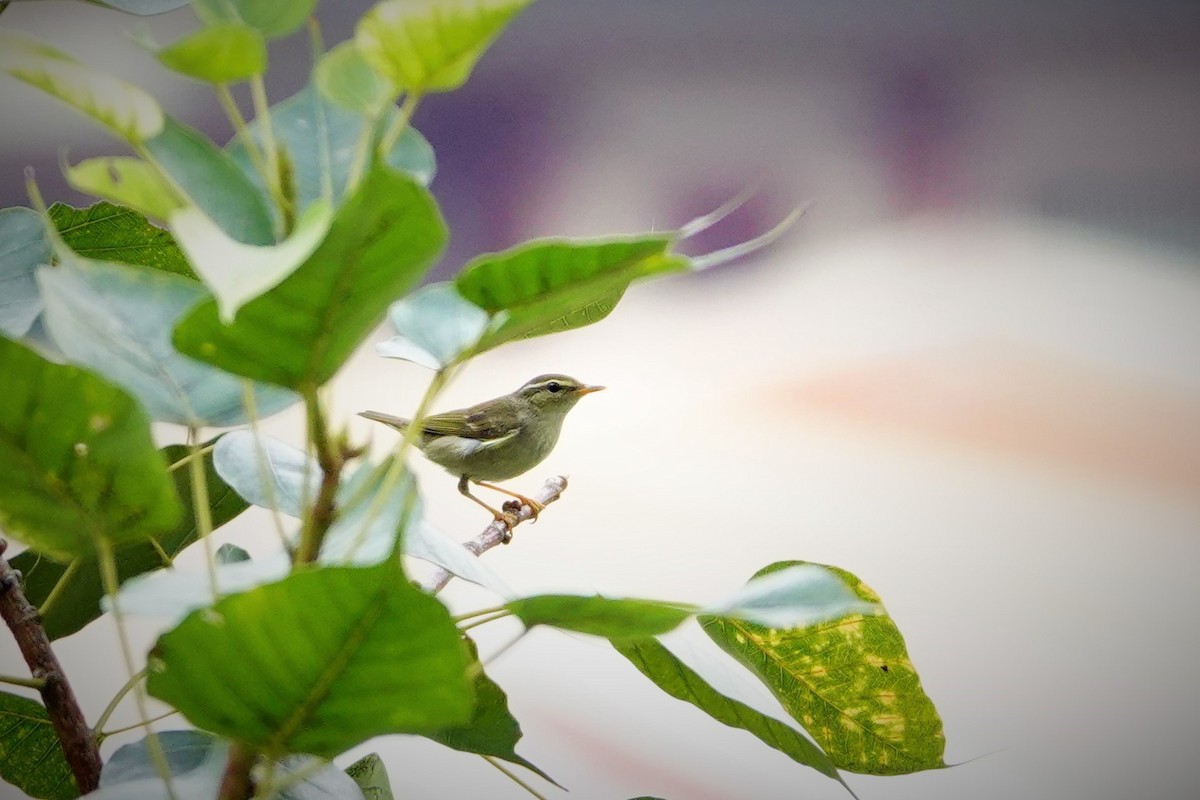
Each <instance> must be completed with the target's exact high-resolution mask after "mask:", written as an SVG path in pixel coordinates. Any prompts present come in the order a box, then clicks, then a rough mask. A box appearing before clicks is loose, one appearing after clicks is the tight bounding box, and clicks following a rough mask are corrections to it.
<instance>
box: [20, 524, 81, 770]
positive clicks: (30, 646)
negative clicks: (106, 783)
mask: <svg viewBox="0 0 1200 800" xmlns="http://www.w3.org/2000/svg"><path fill="white" fill-rule="evenodd" d="M7 548H8V542H6V541H5V540H3V539H0V617H3V618H4V622H5V623H6V624H7V625H8V628H9V630H11V631H12V634H13V638H14V639H16V640H17V647H18V648H20V650H21V655H22V656H24V658H25V663H26V664H28V665H29V672H30V674H31V675H32V676H33V679H34V680H40V681H43V682H44V683H43V685H42V686H41V687H40V688H39V689H38V691H39V692H40V693H41V695H42V703H43V704H44V705H45V706H46V713H47V714H48V715H49V716H50V721H51V723H52V724H53V725H54V732H55V734H56V735H57V736H58V741H59V743H60V744H61V745H62V749H63V755H64V756H65V757H66V760H67V764H68V765H69V766H70V767H71V773H72V774H73V775H74V776H75V785H76V786H77V787H78V788H79V791H80V792H81V793H83V794H87V793H88V792H91V791H93V790H95V789H96V788H97V787H98V786H99V785H100V768H101V765H102V762H101V761H100V749H99V748H98V747H97V745H96V740H95V739H93V738H92V731H91V729H90V728H88V725H87V720H86V719H84V716H83V711H82V710H81V709H80V708H79V702H78V701H77V700H76V699H75V692H74V691H72V689H71V684H70V683H68V682H67V675H66V673H65V672H63V669H62V665H61V664H59V663H58V657H57V656H55V655H54V651H53V650H52V649H51V648H50V639H49V637H47V636H46V630H45V628H43V627H42V620H41V618H40V617H39V616H38V613H37V610H36V609H34V607H33V606H32V605H30V603H29V600H27V599H26V598H25V593H24V592H23V591H21V582H20V580H19V579H18V578H17V575H16V573H15V572H14V571H13V569H12V568H11V567H10V566H9V565H8V560H7V559H5V558H4V551H5V550H6V549H7Z"/></svg>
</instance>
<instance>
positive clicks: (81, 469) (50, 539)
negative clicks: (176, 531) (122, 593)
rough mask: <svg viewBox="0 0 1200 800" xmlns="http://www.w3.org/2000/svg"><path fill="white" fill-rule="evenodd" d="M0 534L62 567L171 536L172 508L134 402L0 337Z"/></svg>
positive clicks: (170, 490) (167, 482)
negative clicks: (108, 548) (110, 548)
mask: <svg viewBox="0 0 1200 800" xmlns="http://www.w3.org/2000/svg"><path fill="white" fill-rule="evenodd" d="M0 375H3V376H4V377H5V382H6V388H5V391H4V392H0V526H3V527H4V529H5V530H7V531H8V532H9V533H10V534H12V535H13V536H14V537H16V538H18V539H20V540H21V541H23V542H25V543H27V544H29V545H30V546H32V547H36V548H38V549H39V550H41V551H42V552H44V553H46V554H47V555H50V556H52V557H55V558H58V559H60V560H64V561H66V560H70V559H72V558H74V557H76V556H90V555H93V554H94V553H95V552H96V545H97V542H98V541H99V540H100V539H106V540H108V541H110V542H111V543H112V544H114V545H117V546H119V545H123V544H127V543H131V542H137V541H141V540H143V539H145V538H146V537H149V536H155V535H158V534H161V533H162V532H164V531H166V530H169V529H170V528H171V526H173V525H175V523H176V522H177V521H178V520H179V516H180V508H179V501H178V499H177V498H176V497H175V491H174V487H173V486H172V485H171V479H170V476H169V475H168V474H167V469H166V464H164V463H163V460H162V456H161V455H159V453H158V452H157V451H156V450H155V449H154V443H153V442H152V441H151V439H150V423H149V421H148V420H147V419H146V415H145V414H144V413H143V412H142V410H141V409H140V408H139V407H138V405H137V403H136V401H134V399H133V398H131V397H130V396H129V395H127V394H125V392H123V391H121V390H120V389H118V388H116V387H115V386H112V385H111V384H109V383H107V382H105V381H103V380H101V379H100V378H98V377H96V376H95V375H93V374H91V373H89V372H85V371H83V370H81V369H79V368H77V367H72V366H64V365H58V364H51V363H50V362H49V361H46V360H45V359H44V358H42V357H41V356H38V355H37V354H35V353H33V352H32V351H30V350H27V349H26V348H24V347H22V346H21V345H18V344H16V343H14V342H10V341H8V340H6V339H0Z"/></svg>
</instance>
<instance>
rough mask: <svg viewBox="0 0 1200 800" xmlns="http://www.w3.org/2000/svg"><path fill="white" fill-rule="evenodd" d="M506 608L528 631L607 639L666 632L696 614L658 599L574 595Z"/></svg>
mask: <svg viewBox="0 0 1200 800" xmlns="http://www.w3.org/2000/svg"><path fill="white" fill-rule="evenodd" d="M507 607H508V610H509V611H511V612H512V613H513V614H514V615H515V616H516V617H517V618H518V619H520V620H521V622H523V623H524V624H525V626H526V627H527V628H532V627H533V626H534V625H549V626H550V627H552V628H562V629H563V630H568V631H576V632H578V633H590V634H593V635H595V636H603V637H605V638H608V639H628V638H632V637H642V636H656V635H658V634H661V633H666V632H667V631H670V630H672V629H674V628H676V627H678V626H679V624H680V623H682V622H683V621H684V620H685V619H687V618H688V617H690V616H691V615H692V614H693V613H694V612H695V609H694V608H691V607H688V606H682V605H680V604H677V603H668V602H665V601H661V600H637V599H633V598H628V597H615V598H614V597H601V596H599V595H575V594H543V595H535V596H533V597H522V598H519V599H516V600H510V601H509V602H508V604H507Z"/></svg>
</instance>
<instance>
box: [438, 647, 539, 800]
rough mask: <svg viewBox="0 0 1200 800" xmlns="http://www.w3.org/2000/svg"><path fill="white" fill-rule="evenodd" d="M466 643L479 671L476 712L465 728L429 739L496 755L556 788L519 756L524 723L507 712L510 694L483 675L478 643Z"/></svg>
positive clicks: (476, 683) (445, 729)
mask: <svg viewBox="0 0 1200 800" xmlns="http://www.w3.org/2000/svg"><path fill="white" fill-rule="evenodd" d="M467 644H468V646H469V647H470V650H471V657H472V658H473V659H475V663H476V669H477V670H478V672H477V675H476V677H475V711H474V713H472V714H471V721H470V722H468V723H467V724H466V725H460V726H458V727H454V728H443V729H442V730H440V731H435V732H434V733H428V734H426V736H428V737H429V738H430V739H433V740H434V741H435V742H441V743H442V744H444V745H446V746H447V747H452V748H454V749H455V750H459V751H461V752H464V753H476V754H478V755H483V756H494V757H495V758H502V759H504V760H505V761H508V762H511V763H513V764H519V765H521V766H522V767H525V768H526V769H528V770H530V771H532V772H536V773H537V774H538V775H540V776H542V777H543V778H545V779H546V780H548V781H550V782H551V783H554V784H555V785H556V786H557V785H558V784H557V782H556V781H555V780H554V779H553V778H551V777H550V776H549V775H547V774H546V773H544V772H542V771H541V770H540V769H538V768H537V766H535V765H534V764H533V763H532V762H530V761H529V760H527V759H525V758H524V757H523V756H520V755H518V754H517V750H516V747H517V742H519V741H520V740H521V724H520V723H519V722H517V719H516V717H514V716H513V715H512V712H510V711H509V710H508V695H506V694H505V693H504V690H503V689H501V688H500V686H499V684H497V683H496V682H495V681H493V680H492V679H491V678H489V677H488V676H487V675H486V674H484V672H483V665H482V664H480V663H479V661H478V658H479V656H478V652H477V651H476V648H475V643H474V642H472V641H471V640H469V639H468V640H467Z"/></svg>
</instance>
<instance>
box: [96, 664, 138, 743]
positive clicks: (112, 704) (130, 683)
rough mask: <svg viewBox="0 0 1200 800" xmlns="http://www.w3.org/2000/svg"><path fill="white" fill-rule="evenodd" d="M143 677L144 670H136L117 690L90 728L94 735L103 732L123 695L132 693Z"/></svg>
mask: <svg viewBox="0 0 1200 800" xmlns="http://www.w3.org/2000/svg"><path fill="white" fill-rule="evenodd" d="M145 677H146V670H144V669H141V670H138V672H137V673H136V674H135V675H133V676H132V677H130V678H129V680H127V681H125V685H124V686H122V687H121V688H120V689H117V693H116V694H114V695H113V697H112V700H109V701H108V705H107V706H105V707H104V711H102V712H101V713H100V719H98V720H96V724H95V725H93V726H92V731H93V732H94V733H96V734H98V733H99V732H100V731H102V730H104V726H105V724H106V723H107V722H108V720H109V718H110V717H111V716H112V715H113V712H114V711H116V710H117V706H119V705H120V704H121V700H123V699H124V697H125V695H127V694H129V693H130V692H131V691H133V687H134V686H136V685H137V684H138V682H139V681H141V680H142V679H143V678H145Z"/></svg>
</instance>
